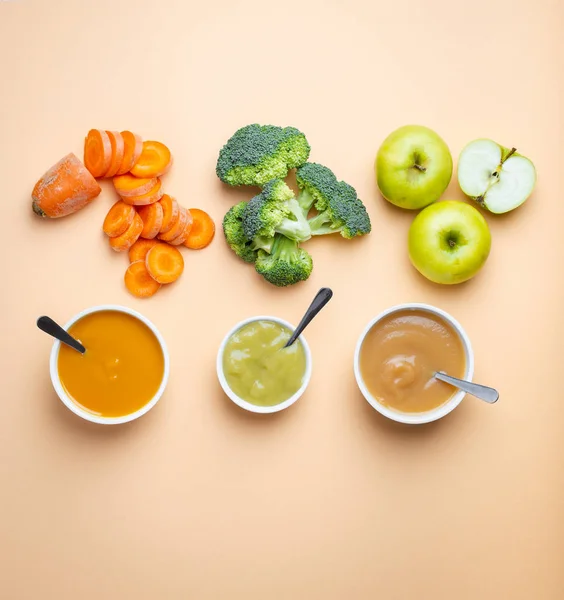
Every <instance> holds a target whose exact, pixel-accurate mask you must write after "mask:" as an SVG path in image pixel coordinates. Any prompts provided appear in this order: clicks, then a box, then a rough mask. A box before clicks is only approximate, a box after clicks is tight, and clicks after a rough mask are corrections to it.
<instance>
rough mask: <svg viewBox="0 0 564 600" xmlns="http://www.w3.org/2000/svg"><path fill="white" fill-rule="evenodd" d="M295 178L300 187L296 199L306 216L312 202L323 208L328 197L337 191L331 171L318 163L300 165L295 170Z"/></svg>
mask: <svg viewBox="0 0 564 600" xmlns="http://www.w3.org/2000/svg"><path fill="white" fill-rule="evenodd" d="M296 180H297V182H298V187H299V188H300V195H299V196H298V201H299V203H300V206H301V207H302V209H303V210H304V213H305V214H306V216H307V214H308V213H309V211H310V209H311V207H312V206H313V205H314V203H315V205H316V207H317V209H318V210H325V208H326V207H327V202H328V200H329V198H331V197H332V196H334V195H335V194H336V193H337V183H338V182H337V178H336V177H335V175H334V174H333V171H331V169H329V168H327V167H324V166H323V165H320V164H318V163H306V164H305V165H303V166H301V167H300V168H299V169H298V170H297V171H296Z"/></svg>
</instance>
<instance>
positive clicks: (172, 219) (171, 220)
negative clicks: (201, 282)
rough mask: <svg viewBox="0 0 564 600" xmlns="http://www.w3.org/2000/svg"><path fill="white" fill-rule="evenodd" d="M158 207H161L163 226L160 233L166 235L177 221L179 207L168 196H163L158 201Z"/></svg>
mask: <svg viewBox="0 0 564 600" xmlns="http://www.w3.org/2000/svg"><path fill="white" fill-rule="evenodd" d="M160 205H161V206H162V207H163V224H162V225H161V233H168V232H169V231H170V229H171V228H172V226H173V225H174V224H175V223H176V221H177V219H178V213H179V212H180V206H179V204H178V202H177V201H176V200H175V199H174V198H173V197H172V196H169V195H168V194H164V195H163V197H162V198H161V199H160Z"/></svg>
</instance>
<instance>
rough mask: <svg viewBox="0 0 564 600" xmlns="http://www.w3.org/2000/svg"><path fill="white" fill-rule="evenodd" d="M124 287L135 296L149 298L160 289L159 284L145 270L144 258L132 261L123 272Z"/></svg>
mask: <svg viewBox="0 0 564 600" xmlns="http://www.w3.org/2000/svg"><path fill="white" fill-rule="evenodd" d="M123 279H124V281H125V287H126V288H127V289H128V291H129V292H131V293H132V294H133V295H134V296H136V297H137V298H150V297H151V296H154V295H155V294H156V293H157V292H158V291H159V289H160V287H161V284H160V283H158V282H156V281H155V280H154V279H153V278H152V277H151V276H150V275H149V271H147V266H146V265H145V261H144V260H138V261H136V262H133V263H131V264H130V265H129V267H127V271H126V272H125V277H124V278H123Z"/></svg>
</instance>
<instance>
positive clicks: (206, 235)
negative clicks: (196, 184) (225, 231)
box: [184, 208, 215, 250]
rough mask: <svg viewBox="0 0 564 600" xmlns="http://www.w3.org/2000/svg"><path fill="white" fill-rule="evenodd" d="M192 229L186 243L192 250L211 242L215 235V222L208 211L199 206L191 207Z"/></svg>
mask: <svg viewBox="0 0 564 600" xmlns="http://www.w3.org/2000/svg"><path fill="white" fill-rule="evenodd" d="M190 212H191V213H192V218H193V220H194V222H193V223H192V230H191V231H190V234H189V235H188V237H187V238H186V241H185V242H184V245H185V246H186V248H190V249H191V250H200V249H201V248H205V247H206V246H207V245H208V244H210V243H211V241H212V240H213V237H214V235H215V223H214V222H213V219H212V218H211V217H210V216H209V215H208V213H207V212H204V211H203V210H200V209H199V208H191V209H190Z"/></svg>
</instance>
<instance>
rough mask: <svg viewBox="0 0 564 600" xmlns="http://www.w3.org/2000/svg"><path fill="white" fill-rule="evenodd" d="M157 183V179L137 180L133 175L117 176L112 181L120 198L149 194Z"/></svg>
mask: <svg viewBox="0 0 564 600" xmlns="http://www.w3.org/2000/svg"><path fill="white" fill-rule="evenodd" d="M157 182H158V179H157V178H156V177H149V178H147V179H139V178H138V177H133V175H130V174H129V173H127V174H125V175H118V176H117V177H114V179H113V184H114V187H115V189H116V192H117V193H118V194H119V195H120V196H121V197H122V198H131V197H133V196H142V195H143V194H146V193H147V192H150V191H151V190H152V189H153V188H154V187H155V186H156V185H157Z"/></svg>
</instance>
